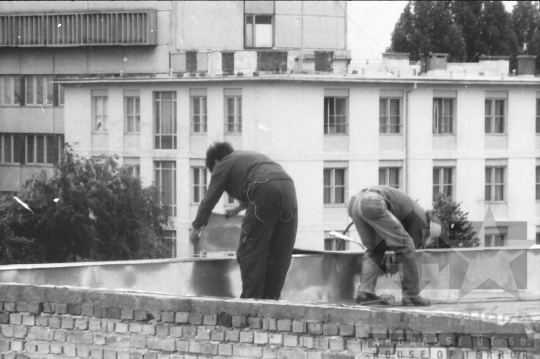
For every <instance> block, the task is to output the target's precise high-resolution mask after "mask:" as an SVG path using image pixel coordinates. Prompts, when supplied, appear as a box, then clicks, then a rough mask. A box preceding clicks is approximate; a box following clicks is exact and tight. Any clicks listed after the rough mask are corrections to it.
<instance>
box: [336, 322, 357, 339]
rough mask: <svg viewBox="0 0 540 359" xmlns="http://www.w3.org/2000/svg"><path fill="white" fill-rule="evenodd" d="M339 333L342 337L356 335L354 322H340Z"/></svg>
mask: <svg viewBox="0 0 540 359" xmlns="http://www.w3.org/2000/svg"><path fill="white" fill-rule="evenodd" d="M339 335H340V336H342V337H354V324H340V325H339Z"/></svg>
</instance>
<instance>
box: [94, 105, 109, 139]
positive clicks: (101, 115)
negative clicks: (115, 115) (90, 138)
mask: <svg viewBox="0 0 540 359" xmlns="http://www.w3.org/2000/svg"><path fill="white" fill-rule="evenodd" d="M107 107H108V98H107V96H92V117H93V118H94V131H95V132H107V123H108V117H109V116H108V109H107Z"/></svg>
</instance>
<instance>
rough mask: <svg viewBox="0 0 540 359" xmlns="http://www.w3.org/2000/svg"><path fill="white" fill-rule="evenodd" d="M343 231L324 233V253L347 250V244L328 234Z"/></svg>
mask: <svg viewBox="0 0 540 359" xmlns="http://www.w3.org/2000/svg"><path fill="white" fill-rule="evenodd" d="M342 231H343V230H335V231H324V250H325V251H346V250H349V243H350V242H348V241H345V240H343V239H341V238H337V237H333V236H331V235H330V232H338V233H341V232H342Z"/></svg>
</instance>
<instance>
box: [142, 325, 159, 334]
mask: <svg viewBox="0 0 540 359" xmlns="http://www.w3.org/2000/svg"><path fill="white" fill-rule="evenodd" d="M142 333H143V334H148V335H156V326H155V325H154V324H143V326H142Z"/></svg>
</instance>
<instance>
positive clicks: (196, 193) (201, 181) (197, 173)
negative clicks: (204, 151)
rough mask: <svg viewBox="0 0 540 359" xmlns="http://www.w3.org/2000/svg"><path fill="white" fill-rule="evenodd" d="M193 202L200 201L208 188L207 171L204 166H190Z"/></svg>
mask: <svg viewBox="0 0 540 359" xmlns="http://www.w3.org/2000/svg"><path fill="white" fill-rule="evenodd" d="M191 173H192V176H193V177H192V181H193V182H192V186H193V187H192V188H193V197H192V202H193V203H200V202H201V201H202V200H203V198H204V196H205V195H206V190H207V189H208V171H207V170H206V167H191Z"/></svg>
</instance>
